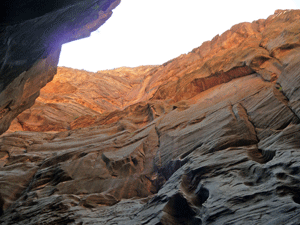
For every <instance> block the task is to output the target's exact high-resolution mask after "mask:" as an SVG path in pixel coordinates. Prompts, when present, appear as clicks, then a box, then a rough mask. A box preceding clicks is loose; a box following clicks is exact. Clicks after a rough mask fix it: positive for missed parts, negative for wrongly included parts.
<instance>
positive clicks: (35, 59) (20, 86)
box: [0, 0, 120, 134]
mask: <svg viewBox="0 0 300 225" xmlns="http://www.w3.org/2000/svg"><path fill="white" fill-rule="evenodd" d="M119 2H120V1H119V0H87V1H82V0H62V1H54V2H53V1H49V2H48V1H42V2H41V1H38V0H33V1H32V0H24V1H19V0H14V1H7V0H5V1H4V2H3V3H2V2H1V6H0V8H1V10H3V12H2V13H1V16H3V18H2V20H1V21H0V133H1V134H2V133H3V132H5V131H6V130H7V129H8V128H9V125H10V123H11V121H12V120H13V119H14V118H15V117H16V116H17V115H18V114H20V113H21V112H22V111H24V110H25V109H27V108H29V107H31V106H32V105H33V104H34V100H35V99H36V98H37V97H38V96H39V91H40V89H41V88H42V87H43V86H45V85H46V83H47V82H49V81H51V80H52V78H53V76H54V75H55V74H56V67H57V64H58V59H59V54H60V49H61V45H62V44H64V43H66V42H70V41H73V40H77V39H80V38H83V37H87V36H89V35H90V33H91V32H92V31H95V30H96V29H97V28H98V27H99V26H101V25H102V24H103V23H104V22H105V21H106V20H107V19H108V18H109V17H110V16H111V14H112V9H113V8H114V7H116V6H117V5H118V4H119Z"/></svg>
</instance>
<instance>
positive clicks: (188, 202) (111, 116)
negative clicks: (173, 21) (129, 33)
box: [0, 10, 300, 225]
mask: <svg viewBox="0 0 300 225" xmlns="http://www.w3.org/2000/svg"><path fill="white" fill-rule="evenodd" d="M299 18H300V11H299V10H295V11H276V12H275V14H274V15H271V16H270V17H269V18H268V19H266V20H259V21H254V22H253V23H242V24H238V25H235V26H233V27H232V28H231V29H230V30H229V31H227V32H225V33H224V34H222V35H220V36H216V37H215V38H214V39H213V40H212V41H209V42H206V43H204V44H203V45H202V46H200V47H199V48H196V49H194V50H193V51H192V52H190V53H189V54H187V55H182V56H180V57H178V58H176V59H173V60H171V61H169V62H167V63H165V64H163V65H161V66H152V67H150V66H148V67H139V68H120V69H116V70H112V71H99V72H98V73H94V74H92V73H86V72H84V71H78V70H71V69H67V68H59V70H58V72H59V73H58V76H57V78H55V79H54V80H53V81H52V83H49V84H48V85H46V87H45V89H44V90H43V91H42V92H41V96H40V98H39V99H38V101H37V103H36V105H34V106H33V107H32V108H31V109H30V110H27V111H25V112H24V114H21V115H20V116H18V118H17V119H18V121H15V123H14V124H15V128H13V129H12V130H11V132H8V133H6V134H4V135H2V137H1V138H0V143H1V149H0V171H1V172H0V185H1V189H0V214H1V217H0V223H1V224H137V225H138V224H156V225H157V224H166V225H167V224H168V225H169V224H214V225H215V224H290V225H295V224H299V221H300V188H299V187H300V141H299V140H300V103H299V102H300V100H299V98H300V92H299V90H300V78H299V77H300V74H299V73H300V57H299V56H300V55H299V53H300V48H299V40H300V39H299V30H300V22H299ZM109 90H110V92H109ZM89 91H90V92H91V94H88V93H89ZM54 93H55V94H54ZM74 116H76V117H77V116H78V118H73V117H74ZM50 122H51V123H52V125H51V126H48V127H47V124H51V123H50ZM17 127H19V128H20V130H21V131H16V130H17V129H18V128H17ZM12 131H16V132H12ZM46 131H47V132H46Z"/></svg>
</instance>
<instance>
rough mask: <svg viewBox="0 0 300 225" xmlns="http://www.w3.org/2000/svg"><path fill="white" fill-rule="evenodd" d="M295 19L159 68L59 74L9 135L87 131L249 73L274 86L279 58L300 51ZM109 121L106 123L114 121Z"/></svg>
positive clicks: (234, 32)
mask: <svg viewBox="0 0 300 225" xmlns="http://www.w3.org/2000/svg"><path fill="white" fill-rule="evenodd" d="M298 18H299V15H298V12H297V11H291V12H288V13H287V12H286V11H277V12H276V13H275V14H274V15H272V16H270V17H269V18H268V19H267V20H258V21H254V22H252V23H241V24H238V25H235V26H233V27H232V28H231V29H230V30H228V31H226V32H225V33H223V34H222V35H220V36H219V35H217V36H216V37H214V38H213V39H212V40H211V41H207V42H205V43H203V44H202V45H201V46H200V47H199V48H195V49H194V50H193V51H192V52H190V53H188V54H185V55H181V56H179V57H178V58H175V59H173V60H170V61H168V62H166V63H165V64H163V65H161V66H141V67H137V68H118V69H114V70H106V71H99V72H98V73H91V72H86V71H83V70H74V69H68V68H59V69H58V73H57V75H56V77H55V78H54V80H53V81H52V82H51V83H49V84H48V85H47V86H46V87H45V88H44V89H43V90H42V91H41V95H40V97H39V98H38V99H37V101H36V104H35V105H34V106H33V107H32V108H31V109H29V110H27V111H26V112H24V113H23V114H22V115H20V116H18V119H17V120H15V121H14V122H13V125H12V126H11V128H10V130H11V131H13V130H31V131H63V130H68V129H74V128H78V127H82V126H88V125H90V124H91V123H98V122H99V121H102V120H103V117H107V116H108V117H110V116H111V114H109V112H112V111H115V110H122V109H124V108H126V107H127V106H130V105H133V104H136V103H139V102H143V101H149V100H151V101H153V100H164V101H166V100H167V102H168V104H170V103H171V104H173V103H174V104H175V103H176V102H179V101H181V100H191V99H198V98H197V95H198V94H199V93H201V92H203V91H205V90H208V89H210V88H212V87H215V86H217V85H220V84H222V83H228V82H229V81H231V80H233V79H235V78H239V77H243V76H247V75H250V74H253V73H256V74H257V75H258V76H260V77H261V78H262V79H264V80H266V81H270V82H272V83H276V81H277V78H278V76H279V74H281V72H282V70H283V68H284V65H283V63H282V61H281V60H280V58H281V57H284V56H285V55H286V54H287V52H289V50H290V49H292V48H295V47H297V46H298V45H299V32H298V31H299V23H298V22H297V19H298ZM274 39H275V40H274ZM277 39H278V41H277ZM127 110H128V109H127ZM120 113H121V114H122V112H119V114H120ZM114 114H116V112H114V113H113V115H114ZM117 114H118V113H117ZM79 117H81V118H80V119H79V120H78V121H76V120H77V118H79ZM113 118H114V119H113ZM113 118H110V119H109V120H108V119H106V120H105V121H106V122H105V123H111V122H115V121H117V120H118V117H113ZM100 123H101V122H100Z"/></svg>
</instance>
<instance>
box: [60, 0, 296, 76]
mask: <svg viewBox="0 0 300 225" xmlns="http://www.w3.org/2000/svg"><path fill="white" fill-rule="evenodd" d="M299 8H300V0H284V1H283V0H252V1H240V0H227V1H224V0H211V1H204V0H122V1H121V3H120V5H119V6H117V8H116V9H114V11H113V15H112V17H111V18H110V19H109V20H108V21H107V22H106V23H105V24H104V25H103V26H101V27H100V28H99V29H98V30H97V31H95V32H93V33H92V34H91V37H89V38H85V39H81V40H78V41H74V42H71V43H67V44H64V45H63V47H62V52H61V56H60V61H59V66H66V67H71V68H76V69H84V70H87V71H93V72H96V71H98V70H105V69H113V68H118V67H122V66H127V67H136V66H140V65H158V64H162V63H164V62H166V61H168V60H170V59H172V58H175V57H177V56H179V55H180V54H184V53H188V52H190V51H191V50H192V49H193V48H196V47H199V46H200V45H201V44H202V43H203V42H204V41H207V40H211V39H212V38H213V37H214V36H216V35H217V34H222V33H223V32H225V31H226V30H228V29H230V28H231V27H232V26H233V25H235V24H237V23H241V22H252V21H254V20H257V19H262V18H263V19H265V18H267V17H268V16H269V15H271V14H273V13H274V11H275V10H276V9H299Z"/></svg>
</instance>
